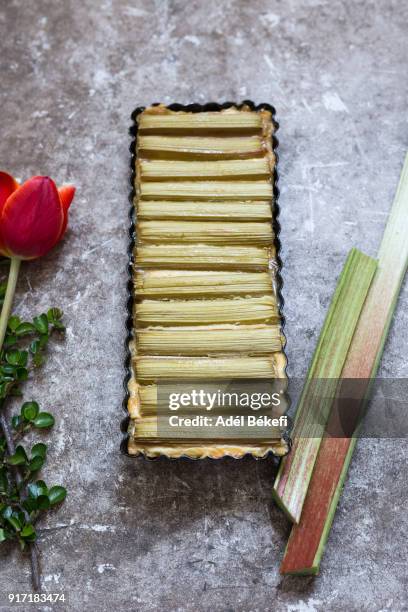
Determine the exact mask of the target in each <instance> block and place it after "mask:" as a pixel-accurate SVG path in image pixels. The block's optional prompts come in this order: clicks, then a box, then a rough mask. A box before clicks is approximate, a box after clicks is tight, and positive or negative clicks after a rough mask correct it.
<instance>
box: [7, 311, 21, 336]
mask: <svg viewBox="0 0 408 612" xmlns="http://www.w3.org/2000/svg"><path fill="white" fill-rule="evenodd" d="M19 325H20V317H17V316H16V315H12V316H11V317H10V318H9V320H8V324H7V327H8V328H9V329H10V330H11V331H12V332H14V331H15V330H16V329H17V327H18V326H19Z"/></svg>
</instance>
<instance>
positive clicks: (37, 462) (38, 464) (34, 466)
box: [28, 455, 45, 472]
mask: <svg viewBox="0 0 408 612" xmlns="http://www.w3.org/2000/svg"><path fill="white" fill-rule="evenodd" d="M44 463H45V460H44V458H43V457H40V456H39V455H37V456H36V457H34V458H33V459H31V461H30V463H29V464H28V467H29V470H30V472H38V470H41V468H42V466H43V465H44Z"/></svg>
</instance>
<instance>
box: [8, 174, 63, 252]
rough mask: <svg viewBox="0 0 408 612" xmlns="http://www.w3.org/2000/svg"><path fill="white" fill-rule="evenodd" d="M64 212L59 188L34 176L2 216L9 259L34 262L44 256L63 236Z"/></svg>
mask: <svg viewBox="0 0 408 612" xmlns="http://www.w3.org/2000/svg"><path fill="white" fill-rule="evenodd" d="M63 224H64V211H63V208H62V204H61V202H60V198H59V195H58V191H57V188H56V185H55V183H54V181H53V180H52V179H50V178H49V177H47V176H33V177H32V178H31V179H29V180H28V181H26V182H25V183H24V184H23V185H22V186H21V187H20V188H19V189H17V190H16V191H14V192H13V193H12V194H11V195H10V196H9V198H8V199H7V201H6V203H5V205H4V207H3V210H2V211H1V216H0V244H2V245H4V247H5V249H6V250H7V252H8V254H9V256H13V257H19V258H20V259H35V258H36V257H41V256H42V255H45V253H47V252H48V251H49V250H50V249H51V248H52V247H53V246H54V245H55V244H56V242H58V239H59V237H60V235H61V230H62V227H63Z"/></svg>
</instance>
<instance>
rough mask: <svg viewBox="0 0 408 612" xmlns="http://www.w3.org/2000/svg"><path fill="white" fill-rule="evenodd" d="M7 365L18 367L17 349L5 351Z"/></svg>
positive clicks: (18, 356) (18, 353)
mask: <svg viewBox="0 0 408 612" xmlns="http://www.w3.org/2000/svg"><path fill="white" fill-rule="evenodd" d="M6 360H7V363H9V364H10V365H13V366H18V365H20V351H19V350H18V349H13V350H11V351H7V353H6Z"/></svg>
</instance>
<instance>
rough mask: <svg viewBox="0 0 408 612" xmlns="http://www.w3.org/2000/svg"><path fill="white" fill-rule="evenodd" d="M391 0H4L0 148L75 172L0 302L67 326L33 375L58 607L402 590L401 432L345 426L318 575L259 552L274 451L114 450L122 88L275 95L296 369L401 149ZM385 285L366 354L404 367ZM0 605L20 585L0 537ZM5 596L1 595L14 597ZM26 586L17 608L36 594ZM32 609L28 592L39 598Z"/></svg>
mask: <svg viewBox="0 0 408 612" xmlns="http://www.w3.org/2000/svg"><path fill="white" fill-rule="evenodd" d="M407 20H408V5H407V4H406V3H404V2H397V1H396V0H376V1H370V0H355V1H351V0H343V1H340V2H337V1H332V2H329V1H328V0H287V1H286V2H279V1H269V2H268V1H267V0H252V1H251V2H244V1H231V0H224V1H223V2H220V1H219V0H207V1H202V2H200V1H193V0H192V1H190V2H187V1H185V0H174V1H172V0H169V1H167V0H161V1H160V0H156V1H151V2H148V1H147V0H146V1H143V0H141V1H132V0H129V1H126V0H103V1H101V2H98V1H96V0H85V1H83V2H75V1H74V0H48V1H47V0H36V1H35V2H34V1H24V0H2V1H1V3H0V26H1V30H2V35H1V51H0V60H1V64H2V68H1V85H2V87H1V125H2V130H1V131H2V137H1V139H0V153H1V158H0V159H1V165H2V166H3V167H4V168H5V169H7V170H9V171H10V172H12V173H14V174H15V175H16V176H17V177H20V178H21V179H23V178H26V177H28V176H30V175H32V174H38V173H42V174H49V175H50V176H52V177H54V178H55V179H56V180H57V181H58V182H63V181H72V182H73V183H75V185H76V186H77V188H78V193H77V197H76V199H75V202H74V204H73V207H72V214H71V220H70V231H69V233H68V235H67V237H66V240H65V241H64V243H63V244H62V245H60V246H59V247H58V248H57V249H56V250H55V251H54V253H53V254H51V255H49V256H47V257H46V258H44V259H43V260H41V261H37V262H34V263H30V264H27V265H24V267H23V270H22V273H21V276H20V279H19V286H18V297H17V300H16V310H18V312H20V313H23V314H30V313H34V312H36V311H37V310H41V309H43V308H46V307H48V306H49V305H54V304H55V305H58V306H60V307H62V308H63V309H64V311H65V312H66V318H67V321H68V333H67V338H66V341H65V342H64V343H57V344H56V345H55V346H54V347H53V349H52V355H51V357H52V358H51V359H50V361H49V363H48V364H47V366H46V367H45V369H44V370H43V372H42V373H41V374H39V376H38V379H37V381H36V383H35V385H31V383H30V385H28V387H27V396H29V397H31V396H32V395H34V396H35V397H36V398H37V399H39V400H40V401H41V402H42V404H43V406H44V407H46V406H49V407H50V408H53V409H54V410H55V412H56V413H57V415H58V424H57V426H56V429H55V431H54V432H53V433H52V434H51V436H50V438H49V441H50V446H51V451H50V453H51V459H52V460H51V462H50V463H49V466H48V467H47V469H46V471H45V476H46V477H47V479H48V480H49V481H51V482H65V483H67V486H68V488H69V497H68V499H67V501H66V503H65V504H64V506H63V507H62V508H61V509H59V510H58V511H57V512H55V513H53V514H51V515H50V516H49V517H48V518H47V519H46V520H45V521H44V522H43V523H42V524H41V549H42V565H43V574H44V579H43V587H44V591H47V592H59V591H63V592H65V594H66V595H67V597H68V599H69V604H68V605H67V606H65V609H69V610H75V611H76V610H78V611H79V610H86V611H88V610H98V611H99V610H100V611H105V610H112V609H115V610H143V611H155V610H163V611H167V610H169V611H170V610H183V611H197V610H203V611H205V610H211V611H227V610H234V611H235V610H237V611H255V610H259V611H264V610H274V611H275V610H276V611H277V612H280V611H283V610H286V611H287V612H316V611H319V612H320V611H328V610H330V611H333V612H336V611H345V610H350V611H354V610H355V611H357V610H358V611H361V610H366V611H370V612H371V611H380V610H381V611H383V610H392V611H400V610H407V609H408V601H407V590H408V589H407V580H408V579H407V554H406V551H407V535H408V533H407V532H408V520H407V515H406V507H407V501H408V500H407V497H408V491H407V477H406V461H407V444H406V441H386V440H378V441H377V440H363V441H361V442H360V443H359V444H358V447H357V450H356V453H355V456H354V459H353V462H352V466H351V469H350V475H349V478H348V480H347V483H346V487H345V491H344V494H343V496H342V499H341V502H340V505H339V508H338V512H337V515H336V518H335V521H334V525H333V530H332V533H331V535H330V538H329V543H328V548H327V552H326V554H325V556H324V561H323V564H322V572H321V575H320V576H319V577H318V578H315V579H313V578H285V579H282V577H280V576H279V573H278V566H279V562H280V559H281V557H282V553H283V550H284V546H285V541H286V539H287V536H288V533H289V524H288V523H287V521H286V520H285V518H284V517H283V516H282V515H281V513H280V512H279V511H278V510H277V508H275V507H274V506H273V504H272V502H271V493H270V491H271V485H272V481H273V477H274V473H275V470H276V467H275V465H274V463H273V461H272V460H267V461H264V462H255V461H252V460H243V461H240V462H234V461H232V460H223V461H219V462H215V463H208V462H202V463H186V462H175V463H166V462H162V461H159V462H156V463H148V462H144V461H143V460H136V461H131V460H129V459H126V458H125V457H122V456H121V455H120V454H119V451H118V447H119V443H120V438H121V436H120V433H119V421H120V419H121V418H122V412H121V407H120V405H121V401H122V396H123V390H122V378H123V365H122V364H123V355H124V350H123V341H124V318H125V298H126V289H125V285H126V273H125V267H126V247H127V223H128V221H127V211H128V202H127V193H128V174H129V170H128V164H129V154H128V145H129V141H130V139H129V136H128V133H127V129H128V126H129V115H130V113H131V110H132V109H133V108H134V107H135V106H136V105H138V104H140V103H150V102H153V101H163V102H166V103H170V102H172V101H180V102H185V103H186V102H189V101H199V102H204V101H208V100H212V99H215V100H217V101H223V100H225V99H233V100H240V99H243V98H251V99H254V100H255V101H258V102H259V101H269V102H272V103H274V104H275V106H276V107H277V109H278V118H279V120H280V122H281V129H280V132H279V138H280V142H281V146H280V174H281V182H280V185H281V194H282V195H281V208H282V215H281V222H282V236H281V237H282V242H283V245H284V249H283V259H284V264H285V267H284V280H285V287H284V297H285V300H286V307H285V314H286V317H287V328H286V331H287V337H288V354H289V361H290V373H291V374H292V375H294V374H297V375H300V374H303V373H305V371H306V368H307V364H308V362H309V359H310V356H311V352H312V350H313V347H314V345H315V342H316V338H317V334H318V330H319V329H320V327H321V324H322V321H323V318H324V314H325V312H326V309H327V306H328V304H329V300H330V297H331V295H332V292H333V288H334V286H335V280H336V276H337V274H338V273H339V271H340V269H341V266H342V264H343V262H344V259H345V257H346V254H347V251H348V249H349V248H350V247H352V246H354V245H356V246H359V247H360V248H361V249H363V250H364V251H366V252H367V253H369V254H372V255H374V254H375V253H376V249H377V247H378V244H379V241H380V238H381V233H382V231H383V228H384V225H385V221H386V218H387V213H388V210H389V208H390V205H391V201H392V198H393V194H394V191H395V188H396V184H397V180H398V176H399V172H400V169H401V165H402V161H403V157H404V154H405V151H406V149H407V140H408V128H407V121H406V117H407V108H406V100H407V87H408V81H407V78H406V60H407V52H408V36H407ZM407 303H408V292H407V286H406V285H405V287H404V289H403V291H402V294H401V298H400V302H399V306H398V308H397V312H396V317H395V321H394V324H393V326H392V329H391V333H390V338H389V341H388V343H387V346H386V351H385V356H384V359H383V363H382V367H381V373H382V374H383V375H384V376H401V377H402V376H408V364H407V360H406V349H407V346H408V326H407V320H408V315H407ZM0 575H1V578H0V610H2V611H3V610H4V611H6V610H9V609H11V608H10V606H9V604H8V603H7V599H6V595H7V593H9V592H26V591H28V590H30V582H29V573H28V565H27V563H25V562H24V560H23V559H22V557H21V555H20V553H19V552H12V551H11V550H9V549H4V548H3V547H2V549H1V551H0ZM23 607H24V606H20V609H22V608H23ZM34 608H35V606H34V605H31V606H29V607H27V609H31V610H32V609H34ZM44 609H45V608H44Z"/></svg>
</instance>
